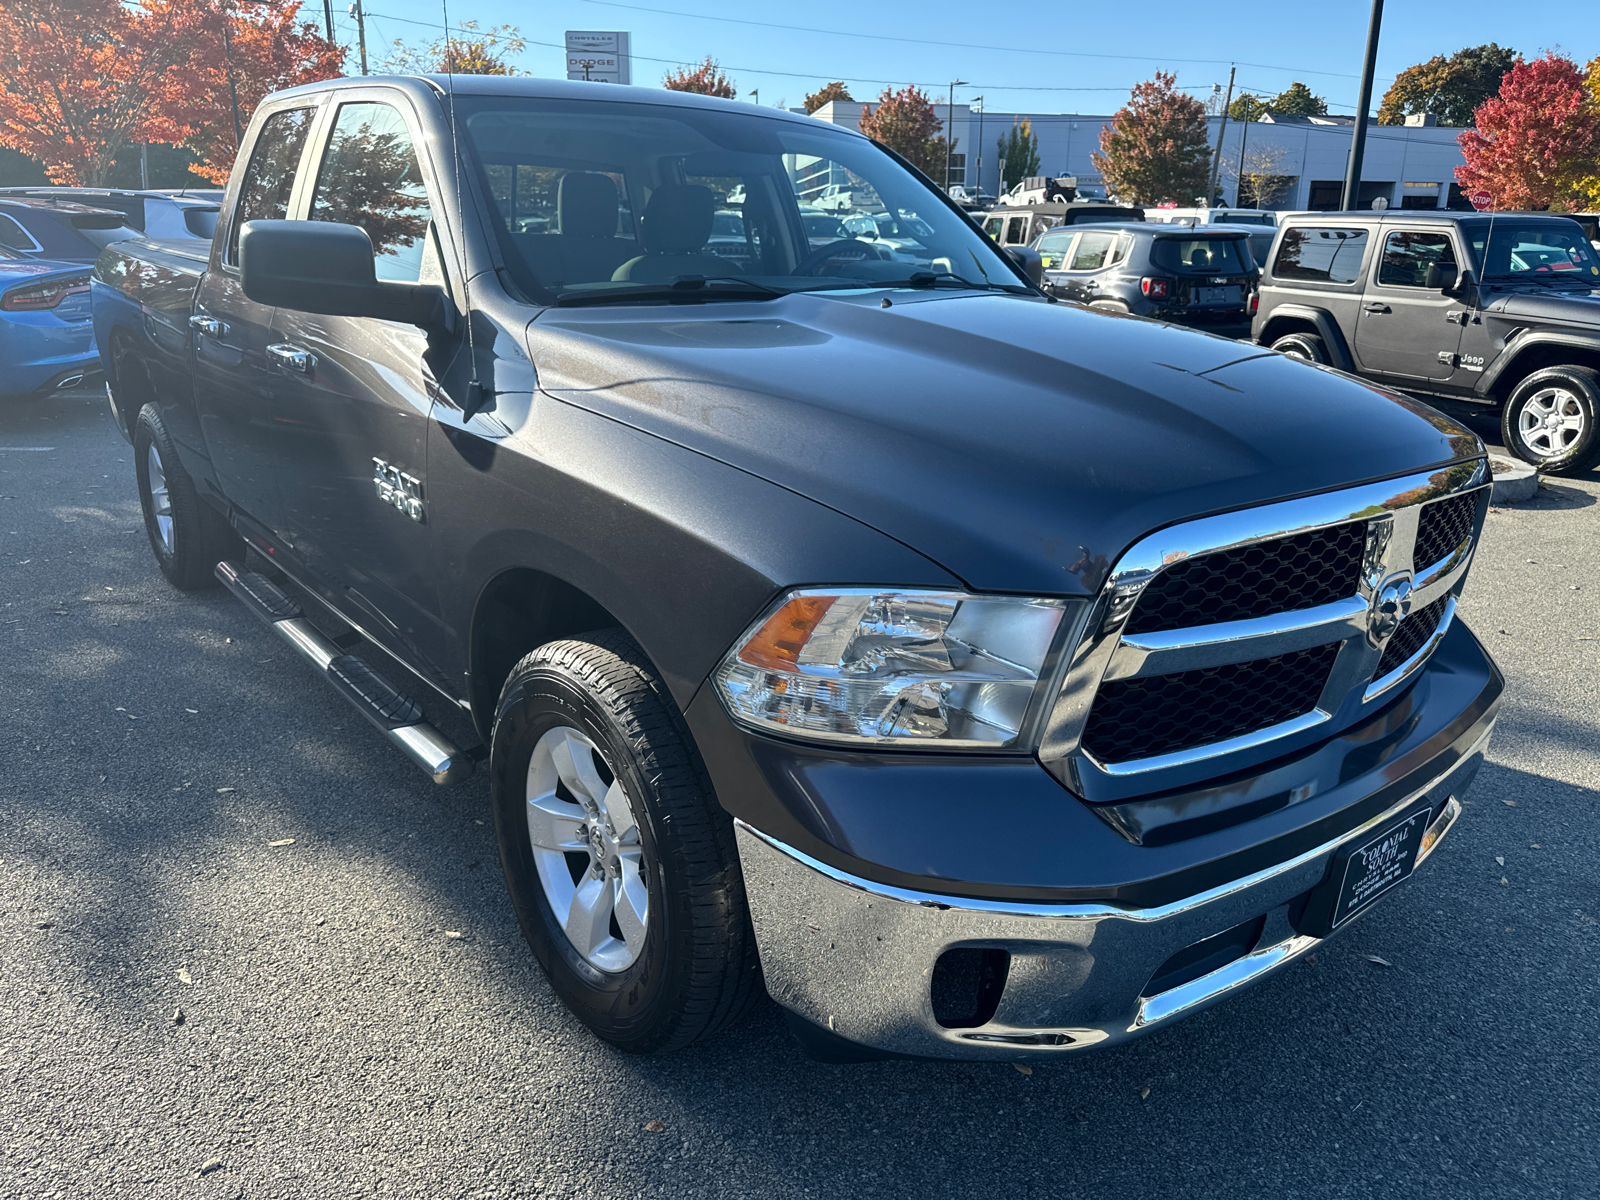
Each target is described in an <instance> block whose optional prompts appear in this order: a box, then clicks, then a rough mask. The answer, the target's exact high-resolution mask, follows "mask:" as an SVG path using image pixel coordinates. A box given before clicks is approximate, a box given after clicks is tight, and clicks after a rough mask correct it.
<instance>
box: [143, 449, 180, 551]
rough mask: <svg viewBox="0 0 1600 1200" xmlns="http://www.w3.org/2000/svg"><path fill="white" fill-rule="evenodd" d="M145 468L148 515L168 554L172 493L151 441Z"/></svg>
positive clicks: (172, 536) (172, 542) (169, 548)
mask: <svg viewBox="0 0 1600 1200" xmlns="http://www.w3.org/2000/svg"><path fill="white" fill-rule="evenodd" d="M145 469H146V472H147V473H148V474H149V476H150V515H151V516H152V517H154V518H155V522H156V533H157V534H159V535H160V537H161V547H162V549H164V550H165V551H166V552H167V553H168V554H169V555H170V554H172V553H173V550H174V534H173V528H172V494H171V493H170V492H168V491H167V473H166V471H165V470H164V469H163V468H162V466H161V453H160V451H158V450H157V449H156V448H155V443H153V442H152V443H151V445H150V449H149V450H148V451H146V453H145Z"/></svg>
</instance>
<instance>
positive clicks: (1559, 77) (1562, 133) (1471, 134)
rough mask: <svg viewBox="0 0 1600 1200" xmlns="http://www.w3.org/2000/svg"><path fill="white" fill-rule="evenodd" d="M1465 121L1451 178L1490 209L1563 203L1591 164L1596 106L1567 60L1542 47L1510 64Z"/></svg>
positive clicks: (1597, 136) (1599, 151) (1598, 123)
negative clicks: (1469, 124)
mask: <svg viewBox="0 0 1600 1200" xmlns="http://www.w3.org/2000/svg"><path fill="white" fill-rule="evenodd" d="M1473 122H1474V125H1475V126H1476V128H1473V129H1468V130H1466V131H1464V132H1463V133H1462V134H1460V136H1458V137H1457V138H1456V141H1458V142H1459V143H1461V154H1462V157H1464V158H1465V159H1466V160H1467V165H1466V166H1464V167H1457V168H1456V182H1457V183H1459V184H1460V185H1461V189H1462V191H1464V192H1466V193H1468V194H1469V195H1470V194H1471V193H1473V192H1480V191H1481V192H1487V193H1488V194H1489V195H1490V196H1491V197H1493V207H1495V208H1502V209H1505V208H1549V207H1550V206H1551V205H1553V204H1564V203H1569V202H1571V201H1572V200H1574V199H1576V198H1577V195H1578V193H1580V192H1582V191H1583V190H1584V189H1583V188H1582V186H1581V183H1580V178H1581V177H1582V176H1584V175H1586V174H1588V173H1590V172H1593V171H1595V170H1596V167H1595V163H1596V160H1597V158H1600V112H1596V111H1595V110H1594V109H1593V108H1592V107H1591V106H1590V104H1589V94H1588V92H1587V91H1586V90H1585V87H1584V77H1583V76H1582V75H1581V74H1580V73H1579V72H1578V68H1577V64H1575V63H1574V62H1573V61H1572V60H1571V59H1570V58H1563V57H1562V56H1561V55H1559V54H1555V53H1546V54H1545V56H1544V57H1543V58H1536V59H1534V60H1533V61H1532V62H1520V63H1518V64H1517V65H1516V66H1514V67H1512V68H1511V70H1510V71H1509V72H1507V73H1506V76H1505V78H1504V79H1503V80H1501V82H1500V92H1499V94H1498V95H1496V96H1491V97H1490V98H1489V99H1487V100H1485V101H1484V102H1483V103H1482V104H1480V105H1478V107H1477V110H1476V111H1475V112H1474V113H1473Z"/></svg>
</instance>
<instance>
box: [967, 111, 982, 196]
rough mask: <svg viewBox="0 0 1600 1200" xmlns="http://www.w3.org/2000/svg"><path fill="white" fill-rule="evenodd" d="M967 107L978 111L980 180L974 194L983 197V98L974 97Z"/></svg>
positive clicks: (973, 190)
mask: <svg viewBox="0 0 1600 1200" xmlns="http://www.w3.org/2000/svg"><path fill="white" fill-rule="evenodd" d="M967 107H968V108H969V109H971V108H976V109H977V110H978V180H977V182H976V183H974V184H973V185H972V194H973V195H975V196H981V195H983V97H982V96H974V97H973V98H972V99H971V100H968V101H967Z"/></svg>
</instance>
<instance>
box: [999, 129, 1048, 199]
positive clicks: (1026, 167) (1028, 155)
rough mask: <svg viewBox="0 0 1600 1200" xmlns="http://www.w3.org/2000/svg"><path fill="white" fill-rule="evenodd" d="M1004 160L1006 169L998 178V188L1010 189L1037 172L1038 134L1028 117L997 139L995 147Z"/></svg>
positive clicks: (1002, 189)
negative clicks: (999, 178)
mask: <svg viewBox="0 0 1600 1200" xmlns="http://www.w3.org/2000/svg"><path fill="white" fill-rule="evenodd" d="M995 149H996V151H997V152H998V154H999V155H1000V157H1001V158H1003V159H1005V160H1006V169H1005V173H1004V175H1003V176H1002V177H1001V180H1000V190H1001V191H1010V190H1011V189H1012V188H1013V187H1015V186H1016V185H1017V184H1019V183H1021V182H1022V181H1023V180H1024V179H1026V178H1028V177H1029V176H1030V175H1037V174H1038V173H1039V136H1038V134H1036V133H1034V132H1033V126H1032V125H1031V124H1029V122H1028V118H1027V117H1023V118H1022V120H1020V121H1018V122H1016V123H1015V124H1013V125H1012V126H1011V132H1010V133H1008V134H1006V135H1005V136H1004V137H1002V138H1000V139H999V142H998V143H997V145H996V147H995Z"/></svg>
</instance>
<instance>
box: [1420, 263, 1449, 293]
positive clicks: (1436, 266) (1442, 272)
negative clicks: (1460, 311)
mask: <svg viewBox="0 0 1600 1200" xmlns="http://www.w3.org/2000/svg"><path fill="white" fill-rule="evenodd" d="M1422 286H1423V287H1425V288H1427V289H1428V290H1429V291H1430V292H1443V293H1444V294H1445V295H1447V296H1450V295H1454V294H1455V286H1456V265H1455V263H1439V262H1436V263H1429V264H1428V274H1427V275H1426V276H1425V277H1424V278H1423V281H1422Z"/></svg>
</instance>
